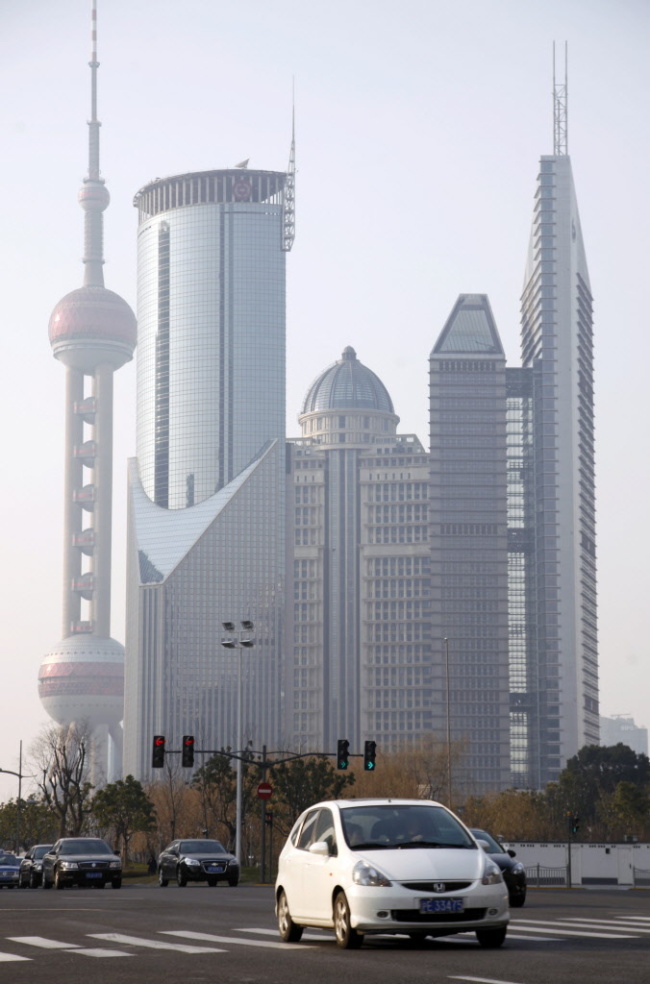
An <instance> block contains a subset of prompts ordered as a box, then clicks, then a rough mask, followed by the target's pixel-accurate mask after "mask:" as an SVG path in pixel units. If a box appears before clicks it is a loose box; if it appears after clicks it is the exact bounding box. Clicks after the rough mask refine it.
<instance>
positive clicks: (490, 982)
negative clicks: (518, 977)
mask: <svg viewBox="0 0 650 984" xmlns="http://www.w3.org/2000/svg"><path fill="white" fill-rule="evenodd" d="M449 980H450V981H476V982H478V984H515V982H514V981H504V980H501V979H499V980H496V978H494V977H462V976H459V977H453V976H452V977H450V978H449Z"/></svg>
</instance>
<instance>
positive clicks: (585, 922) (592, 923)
mask: <svg viewBox="0 0 650 984" xmlns="http://www.w3.org/2000/svg"><path fill="white" fill-rule="evenodd" d="M559 925H561V926H587V927H592V928H595V927H596V926H602V927H603V928H604V929H618V927H619V926H620V927H621V929H633V930H634V931H635V932H636V933H650V926H648V925H642V926H636V925H635V924H634V923H631V922H628V921H627V920H626V921H625V922H622V921H620V922H616V923H612V921H611V920H609V922H606V921H605V920H602V919H579V918H578V917H577V916H569V917H567V918H566V919H562V920H560V923H559Z"/></svg>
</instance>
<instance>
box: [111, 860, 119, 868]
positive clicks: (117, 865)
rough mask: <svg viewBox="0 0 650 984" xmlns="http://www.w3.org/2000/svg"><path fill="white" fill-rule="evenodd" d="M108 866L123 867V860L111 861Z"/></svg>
mask: <svg viewBox="0 0 650 984" xmlns="http://www.w3.org/2000/svg"><path fill="white" fill-rule="evenodd" d="M108 867H109V868H121V867H122V862H121V861H111V863H110V864H109V866H108Z"/></svg>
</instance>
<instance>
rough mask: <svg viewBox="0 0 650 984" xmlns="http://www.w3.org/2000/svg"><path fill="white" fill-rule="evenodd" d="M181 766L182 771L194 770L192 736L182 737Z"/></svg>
mask: <svg viewBox="0 0 650 984" xmlns="http://www.w3.org/2000/svg"><path fill="white" fill-rule="evenodd" d="M182 764H183V768H184V769H193V768H194V735H183V753H182Z"/></svg>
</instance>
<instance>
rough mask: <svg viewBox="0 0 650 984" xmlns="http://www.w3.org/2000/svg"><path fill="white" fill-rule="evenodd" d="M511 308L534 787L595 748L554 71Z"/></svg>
mask: <svg viewBox="0 0 650 984" xmlns="http://www.w3.org/2000/svg"><path fill="white" fill-rule="evenodd" d="M521 311H522V323H521V325H522V327H521V346H522V364H523V368H524V373H527V374H528V379H527V380H526V379H525V378H524V377H522V376H521V375H520V377H519V380H518V381H514V382H515V388H514V390H513V389H511V398H512V400H513V401H514V402H513V403H512V407H515V406H517V405H518V409H517V410H516V411H515V412H516V413H519V414H520V422H521V423H522V427H523V431H522V434H523V438H524V441H525V443H526V445H527V448H526V451H525V456H524V458H525V470H524V471H523V472H522V476H523V481H524V486H523V488H522V489H520V492H521V493H522V494H523V497H524V500H525V504H524V512H525V514H526V517H527V519H526V524H525V526H524V527H523V528H522V529H524V530H525V534H522V532H521V531H520V536H523V539H522V549H521V550H519V549H515V554H516V555H518V568H519V569H518V574H517V579H518V581H519V583H520V584H521V586H522V589H523V594H522V593H521V592H520V597H521V599H522V608H521V611H520V614H521V615H522V616H523V617H524V619H525V621H526V623H527V625H528V627H529V631H528V636H527V638H526V642H525V645H526V650H527V657H526V665H527V680H526V681H525V684H523V685H522V687H521V689H520V691H519V694H518V696H517V699H516V703H515V704H514V705H513V728H514V729H515V730H516V731H517V732H518V735H519V740H520V742H521V744H522V747H523V745H526V746H527V747H528V749H529V755H528V760H527V762H523V761H522V762H520V765H519V768H520V776H519V778H520V781H521V782H522V783H523V784H525V785H531V786H540V785H544V784H545V783H546V782H548V781H549V780H552V779H555V778H556V777H557V775H558V773H559V772H560V771H561V769H562V768H563V767H564V765H565V763H566V760H567V759H568V758H570V757H571V756H572V755H574V754H575V753H576V751H577V750H578V749H579V748H580V747H582V746H583V745H585V744H598V651H597V611H596V602H597V598H596V517H595V471H594V397H593V384H594V376H593V332H592V324H593V319H592V297H591V288H590V284H589V273H588V271H587V262H586V258H585V248H584V243H583V238H582V230H581V227H580V217H579V215H578V205H577V199H576V193H575V188H574V183H573V175H572V170H571V159H570V157H569V155H568V133H567V81H566V73H565V79H564V82H562V83H556V82H555V79H554V152H553V155H552V156H544V157H542V158H541V160H540V167H539V174H538V177H537V189H536V193H535V209H534V215H533V225H532V230H531V236H530V244H529V248H528V258H527V263H526V272H525V278H524V290H523V296H522V306H521ZM522 401H523V402H522ZM522 501H523V500H522ZM513 545H514V544H513Z"/></svg>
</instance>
